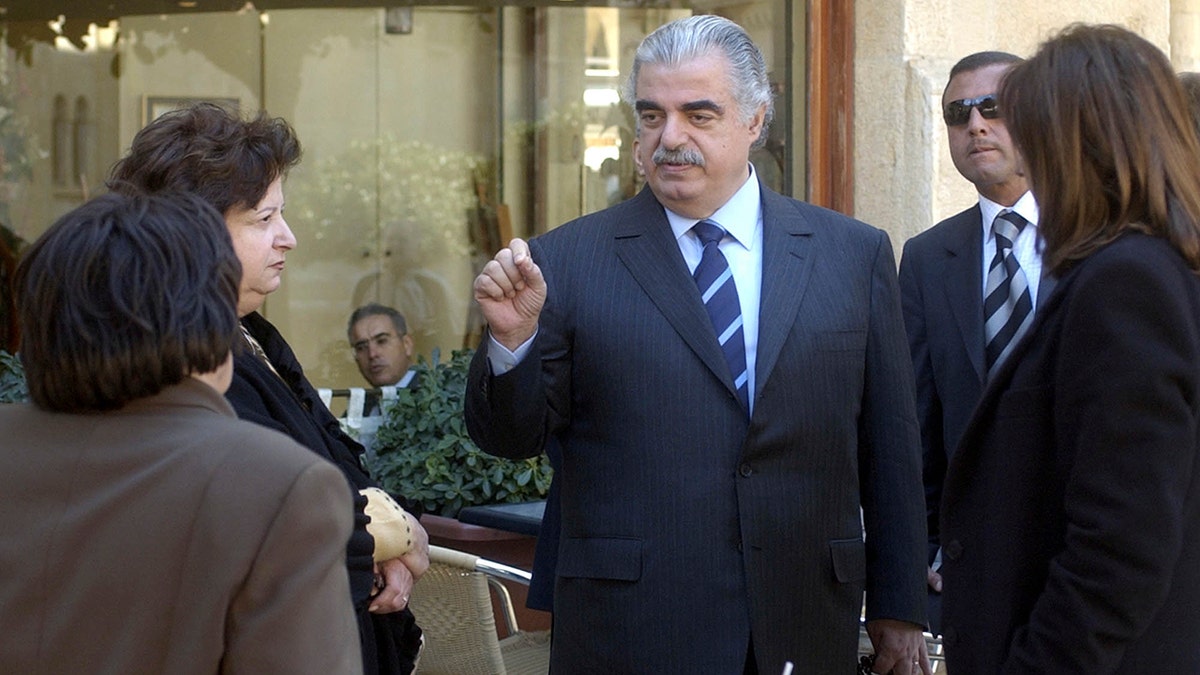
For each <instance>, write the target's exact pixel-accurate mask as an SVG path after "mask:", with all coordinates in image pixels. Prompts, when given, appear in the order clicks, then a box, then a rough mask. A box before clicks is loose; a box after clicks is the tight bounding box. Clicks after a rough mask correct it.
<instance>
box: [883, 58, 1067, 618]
mask: <svg viewBox="0 0 1200 675" xmlns="http://www.w3.org/2000/svg"><path fill="white" fill-rule="evenodd" d="M1020 61H1021V59H1020V57H1018V56H1015V55H1013V54H1008V53H1005V52H978V53H975V54H971V55H970V56H967V57H965V58H963V59H962V60H960V61H959V62H958V63H957V64H955V66H954V67H953V68H952V69H951V70H950V78H949V82H948V83H947V85H946V91H945V92H944V93H943V95H942V108H943V113H944V114H943V117H944V119H945V122H946V132H947V136H948V138H949V141H950V156H951V157H952V158H953V160H954V166H955V167H956V168H957V169H958V171H959V173H961V174H962V176H963V177H964V178H966V179H967V180H968V181H970V182H971V183H972V184H973V185H974V186H975V188H976V190H978V192H979V203H977V204H976V205H974V206H972V207H971V208H969V209H967V210H965V211H963V212H962V213H959V214H957V215H954V216H952V217H950V218H947V219H946V220H943V221H942V222H940V223H938V224H937V225H935V226H933V227H932V228H930V229H929V230H926V231H925V232H923V233H921V234H919V235H917V236H915V237H913V238H912V239H910V240H909V241H908V242H907V243H905V245H904V255H903V257H902V258H901V261H900V290H901V294H902V296H903V302H904V325H905V328H906V329H907V330H908V343H909V349H910V351H911V354H912V362H913V370H914V371H915V373H916V382H917V419H918V420H919V422H920V425H921V448H922V452H923V456H924V482H925V505H926V513H927V516H928V522H927V527H928V530H929V550H928V562H929V563H930V565H931V567H930V570H929V586H930V590H929V619H930V627H931V629H932V630H933V632H934V633H938V632H940V625H939V623H940V622H939V615H940V594H941V577H940V575H939V574H938V573H937V566H938V564H939V562H938V549H939V537H938V503H939V501H940V500H941V497H942V483H943V481H944V480H945V476H946V465H947V463H948V462H949V459H950V456H951V455H952V454H953V452H954V448H955V446H956V445H957V444H958V439H959V437H960V436H961V435H962V430H963V427H964V426H965V425H966V423H967V419H968V417H970V414H971V411H972V410H973V409H974V408H975V404H976V403H977V402H978V401H979V394H980V392H981V391H982V389H983V384H984V382H985V381H986V380H987V375H988V370H989V364H988V362H987V355H986V349H985V346H986V344H987V335H986V334H985V333H986V330H985V323H986V321H985V311H984V304H985V303H984V296H985V295H986V294H987V292H988V288H987V283H985V280H986V279H987V276H988V268H989V267H990V266H991V264H992V262H993V260H994V259H995V256H996V252H997V243H999V242H1001V241H1002V239H998V238H997V237H996V236H995V235H994V234H993V231H992V223H993V221H995V219H996V217H997V216H998V215H999V214H1000V213H1001V212H1003V211H1005V210H1008V209H1011V210H1012V211H1015V212H1016V213H1017V214H1019V215H1020V216H1021V217H1022V218H1024V219H1025V220H1026V221H1027V223H1028V224H1027V225H1025V227H1024V228H1023V230H1022V231H1021V233H1020V235H1019V236H1018V237H1017V239H1016V240H1015V241H1014V242H1013V244H1014V245H1013V255H1014V256H1015V258H1016V259H1017V261H1018V262H1019V264H1020V266H1021V268H1022V271H1023V272H1024V274H1025V277H1026V280H1027V283H1028V285H1029V288H1028V290H1029V299H1030V301H1031V307H1030V308H1029V309H1030V312H1029V313H1028V315H1027V316H1026V317H1024V318H1025V321H1026V325H1027V322H1028V321H1029V320H1031V319H1032V310H1033V308H1034V306H1036V305H1037V301H1038V296H1039V293H1040V294H1041V295H1042V296H1044V295H1045V293H1046V291H1048V290H1049V288H1050V287H1051V286H1052V285H1053V284H1052V282H1050V280H1046V279H1041V259H1040V257H1039V255H1038V252H1037V248H1036V240H1037V223H1038V208H1037V204H1036V203H1035V202H1034V199H1033V195H1032V194H1031V193H1030V192H1029V188H1028V185H1027V183H1026V181H1025V176H1024V174H1023V173H1021V171H1020V169H1019V159H1018V157H1017V153H1016V151H1015V149H1014V148H1013V144H1012V141H1011V140H1010V139H1009V136H1008V130H1007V129H1006V128H1005V126H1004V118H1003V117H1002V116H1001V115H1000V114H999V113H1000V109H999V107H998V105H997V102H996V98H995V95H996V90H997V89H998V87H999V84H1000V79H1001V78H1002V77H1003V76H1004V73H1005V72H1007V71H1008V69H1009V68H1011V67H1012V66H1013V64H1015V63H1019V62H1020ZM1005 337H1007V338H1008V342H1009V345H1010V348H1011V345H1013V344H1015V342H1016V339H1017V338H1019V335H1014V336H1005ZM1002 339H1003V338H1002ZM1001 351H1002V349H998V350H997V353H999V352H1001Z"/></svg>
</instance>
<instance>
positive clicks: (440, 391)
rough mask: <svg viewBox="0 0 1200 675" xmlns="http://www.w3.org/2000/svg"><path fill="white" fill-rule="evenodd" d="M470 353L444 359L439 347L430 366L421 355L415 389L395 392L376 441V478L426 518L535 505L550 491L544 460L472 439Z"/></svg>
mask: <svg viewBox="0 0 1200 675" xmlns="http://www.w3.org/2000/svg"><path fill="white" fill-rule="evenodd" d="M472 354H473V351H472V350H470V349H463V350H456V351H455V352H454V353H453V355H452V356H451V357H450V360H449V361H440V360H439V352H438V350H436V349H435V350H434V352H433V363H432V364H431V363H428V362H427V361H426V360H425V358H424V357H420V358H419V359H418V362H417V364H416V365H415V366H414V368H415V370H416V371H417V372H416V376H415V377H416V380H415V384H414V386H411V387H408V388H405V389H400V390H399V391H397V392H396V394H397V396H396V400H395V401H393V402H391V404H390V406H387V407H386V410H385V412H384V421H383V424H382V425H381V426H380V427H379V431H378V433H377V435H376V437H375V457H374V459H372V460H371V461H370V463H371V466H370V469H371V472H372V474H373V475H374V476H375V478H376V479H377V480H378V481H379V482H380V483H381V484H382V485H383V487H384V488H386V489H387V490H389V491H392V492H395V493H397V494H400V495H403V496H404V497H405V498H406V499H409V500H411V501H414V502H419V503H420V504H421V505H422V506H423V507H424V509H425V511H426V513H431V514H435V515H439V516H446V517H450V518H453V517H454V516H455V515H457V514H458V512H459V510H460V509H462V508H463V507H466V506H475V505H479V504H499V503H512V502H529V501H536V500H538V499H543V498H545V496H546V492H547V491H548V490H549V489H550V478H551V475H552V471H551V468H550V463H549V461H548V460H547V459H546V457H545V455H542V456H539V457H537V458H534V459H525V460H517V461H513V460H508V459H502V458H499V457H493V456H491V455H489V454H487V453H485V452H483V451H482V450H480V449H479V446H477V445H475V442H474V441H472V440H471V437H470V436H468V435H467V427H466V423H465V422H464V421H463V401H464V399H465V395H466V386H467V368H468V366H469V365H470V363H471V356H472Z"/></svg>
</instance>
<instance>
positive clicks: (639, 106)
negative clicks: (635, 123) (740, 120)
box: [633, 98, 725, 115]
mask: <svg viewBox="0 0 1200 675" xmlns="http://www.w3.org/2000/svg"><path fill="white" fill-rule="evenodd" d="M633 108H634V110H636V111H638V112H643V111H646V110H664V108H663V107H662V106H661V105H659V104H658V103H655V102H654V101H648V100H646V99H638V101H637V102H636V103H634V104H633ZM680 109H681V110H683V111H684V112H695V111H697V110H709V111H712V112H715V113H717V114H718V115H723V114H725V108H724V106H721V105H720V104H718V103H717V102H716V101H713V100H712V99H707V98H704V99H700V100H699V101H688V102H687V103H684V104H683V105H682V106H680Z"/></svg>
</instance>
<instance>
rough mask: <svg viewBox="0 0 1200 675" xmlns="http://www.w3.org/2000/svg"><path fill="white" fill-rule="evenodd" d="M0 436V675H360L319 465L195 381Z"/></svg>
mask: <svg viewBox="0 0 1200 675" xmlns="http://www.w3.org/2000/svg"><path fill="white" fill-rule="evenodd" d="M0 436H3V438H4V443H3V444H2V445H0V448H2V449H0V626H3V627H4V629H3V630H0V672H4V673H95V672H109V673H131V674H136V673H179V674H185V675H186V674H188V673H196V674H197V675H200V674H203V675H212V673H216V672H222V673H247V674H249V673H256V674H257V673H312V674H313V675H325V674H328V673H342V674H356V673H360V672H362V665H361V660H360V657H359V650H358V645H357V639H358V638H357V629H356V627H355V623H354V614H353V611H352V610H351V607H350V600H349V588H348V584H347V580H346V568H345V565H344V564H343V562H342V555H343V551H344V549H345V540H346V538H347V537H348V536H349V535H350V495H349V493H348V492H347V490H346V482H345V480H344V479H343V478H342V476H341V475H340V474H339V473H338V471H337V470H336V469H334V468H333V467H332V466H331V465H330V464H329V463H327V462H325V461H322V460H321V459H320V458H318V457H317V456H316V455H314V454H312V453H311V452H309V451H307V450H306V449H304V448H302V447H301V446H300V445H298V444H297V443H295V442H294V441H292V440H291V439H289V438H287V437H285V436H283V435H282V434H278V433H275V432H273V431H269V430H267V429H263V428H262V427H260V426H258V425H255V424H250V423H248V422H240V421H238V420H237V419H235V418H234V413H233V409H232V408H230V407H229V404H228V403H226V402H225V400H224V399H223V398H221V395H220V394H218V393H217V392H216V391H215V390H213V389H212V388H211V387H209V386H207V385H205V384H202V383H200V382H197V381H195V380H191V379H187V380H185V381H184V382H183V383H181V384H180V385H178V386H175V387H170V388H168V389H166V390H164V391H163V392H161V393H159V394H158V395H156V396H153V397H150V398H145V399H141V400H138V401H134V402H132V403H130V404H128V405H126V406H125V407H124V408H122V409H120V410H118V411H115V412H111V413H105V414H94V415H67V414H61V413H48V412H44V411H41V410H39V409H37V408H34V407H33V406H32V405H26V404H21V405H4V406H0Z"/></svg>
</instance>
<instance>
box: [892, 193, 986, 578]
mask: <svg viewBox="0 0 1200 675" xmlns="http://www.w3.org/2000/svg"><path fill="white" fill-rule="evenodd" d="M981 218H982V217H981V215H980V210H979V204H976V205H975V206H972V207H971V208H969V209H967V210H966V211H963V212H962V213H959V214H957V215H955V216H952V217H950V218H947V219H946V220H943V221H942V222H940V223H938V224H937V225H934V226H933V227H932V228H930V229H928V230H926V231H924V232H922V233H921V234H918V235H917V236H915V237H913V238H912V239H909V240H908V241H907V242H905V244H904V254H903V256H902V257H901V258H900V294H901V297H902V298H903V306H904V327H905V329H906V330H907V332H908V346H909V351H910V353H911V355H912V363H913V371H914V373H916V382H917V420H918V422H919V423H920V426H921V451H922V455H923V460H924V461H923V466H924V482H925V507H926V514H927V517H928V520H927V523H926V525H927V527H928V531H929V542H930V544H929V552H928V553H929V556H928V562H932V561H933V554H934V552H935V551H936V550H937V547H938V504H939V503H940V501H941V498H942V483H943V481H944V480H945V477H946V463H947V462H948V461H949V459H950V455H951V454H952V453H953V452H954V448H955V446H957V445H958V439H959V438H960V437H961V436H962V430H963V427H965V426H966V424H967V419H968V418H970V416H971V411H972V410H974V409H975V404H976V403H978V402H979V393H980V392H981V391H982V390H983V383H984V380H985V378H986V372H985V370H984V363H983V292H982V290H981V289H982V288H983V278H982V275H983V271H982V266H983V240H982V232H983V229H982V225H981Z"/></svg>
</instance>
